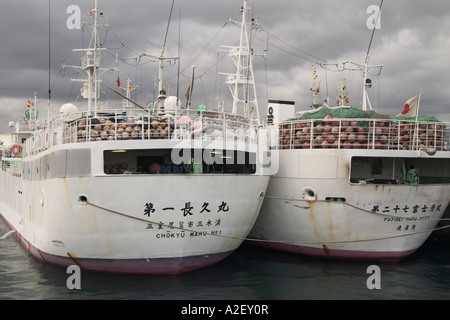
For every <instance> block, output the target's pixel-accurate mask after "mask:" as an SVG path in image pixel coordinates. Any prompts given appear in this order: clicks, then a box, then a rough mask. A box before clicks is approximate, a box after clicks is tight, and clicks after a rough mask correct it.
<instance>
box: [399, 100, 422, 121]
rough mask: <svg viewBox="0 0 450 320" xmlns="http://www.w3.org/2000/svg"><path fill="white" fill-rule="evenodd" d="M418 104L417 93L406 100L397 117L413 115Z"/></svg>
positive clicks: (415, 113)
mask: <svg viewBox="0 0 450 320" xmlns="http://www.w3.org/2000/svg"><path fill="white" fill-rule="evenodd" d="M418 106H419V95H417V96H415V97H412V98H411V99H409V100H407V101H406V102H405V105H404V107H403V112H402V113H399V114H398V115H397V117H401V118H409V117H415V116H416V115H417V110H418Z"/></svg>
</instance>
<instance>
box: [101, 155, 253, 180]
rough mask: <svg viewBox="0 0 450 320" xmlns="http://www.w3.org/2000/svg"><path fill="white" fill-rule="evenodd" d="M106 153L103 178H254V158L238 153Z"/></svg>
mask: <svg viewBox="0 0 450 320" xmlns="http://www.w3.org/2000/svg"><path fill="white" fill-rule="evenodd" d="M188 152H190V153H191V154H184V153H183V150H180V151H179V152H178V153H177V152H176V151H174V152H172V149H152V150H148V149H143V150H139V149H137V150H106V151H105V152H104V172H105V173H106V174H186V173H194V174H207V173H211V174H214V173H229V174H253V173H255V172H256V165H255V161H256V154H253V153H249V152H241V151H228V152H227V151H226V150H225V151H224V150H208V149H196V150H191V149H189V150H188Z"/></svg>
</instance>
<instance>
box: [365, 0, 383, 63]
mask: <svg viewBox="0 0 450 320" xmlns="http://www.w3.org/2000/svg"><path fill="white" fill-rule="evenodd" d="M383 1H384V0H381V3H380V7H379V8H380V10H379V11H378V15H377V19H376V20H375V25H374V26H373V30H372V36H371V37H370V41H369V47H368V48H367V54H366V57H368V56H369V52H370V47H371V46H372V40H373V36H374V34H375V29H376V25H377V23H378V19H379V18H380V14H381V7H382V6H383Z"/></svg>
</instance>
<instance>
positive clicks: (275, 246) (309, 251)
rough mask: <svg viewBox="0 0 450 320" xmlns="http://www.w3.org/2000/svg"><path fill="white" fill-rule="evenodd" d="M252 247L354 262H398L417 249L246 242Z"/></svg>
mask: <svg viewBox="0 0 450 320" xmlns="http://www.w3.org/2000/svg"><path fill="white" fill-rule="evenodd" d="M248 242H249V243H250V244H252V245H257V246H261V247H264V248H268V249H272V250H277V251H284V252H289V253H294V254H301V255H307V256H312V257H319V258H335V259H355V260H358V259H360V260H364V259H367V260H399V259H401V258H404V257H406V256H409V255H411V254H412V253H414V252H415V251H416V250H417V249H411V250H405V251H356V250H336V249H330V248H327V247H326V246H324V247H323V248H312V247H306V246H297V245H289V244H284V243H261V242H259V241H248Z"/></svg>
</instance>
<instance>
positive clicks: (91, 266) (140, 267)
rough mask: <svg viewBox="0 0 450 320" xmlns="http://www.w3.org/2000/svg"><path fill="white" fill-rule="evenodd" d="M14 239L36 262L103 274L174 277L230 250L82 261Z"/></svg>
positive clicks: (19, 235) (16, 234)
mask: <svg viewBox="0 0 450 320" xmlns="http://www.w3.org/2000/svg"><path fill="white" fill-rule="evenodd" d="M0 216H1V215H0ZM1 217H2V218H3V220H4V221H5V223H6V224H7V225H8V227H9V228H10V229H11V230H15V229H14V228H13V227H12V225H11V224H10V223H9V222H8V221H7V220H6V219H5V218H4V217H3V216H1ZM14 236H15V237H16V239H17V240H18V242H19V243H20V244H22V245H23V246H24V247H25V248H26V249H27V251H28V252H29V253H30V254H31V255H32V256H33V257H34V258H36V259H37V260H39V261H42V262H45V263H50V264H54V265H59V266H63V267H68V266H70V265H78V266H79V267H80V269H81V270H84V271H92V272H103V273H123V274H167V275H177V274H182V273H186V272H191V271H195V270H197V269H201V268H205V267H208V266H210V265H213V264H215V263H218V262H220V261H221V260H223V259H225V258H226V257H228V256H229V255H230V254H231V253H232V251H229V252H222V253H216V254H207V255H200V256H191V257H179V258H157V259H86V258H76V257H70V256H69V255H68V256H67V257H63V256H56V255H52V254H48V253H45V252H42V251H40V250H39V249H38V248H36V247H34V246H32V245H31V244H30V243H29V242H28V241H27V240H26V239H24V238H23V237H22V235H21V234H19V233H18V232H17V230H16V232H15V234H14Z"/></svg>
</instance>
